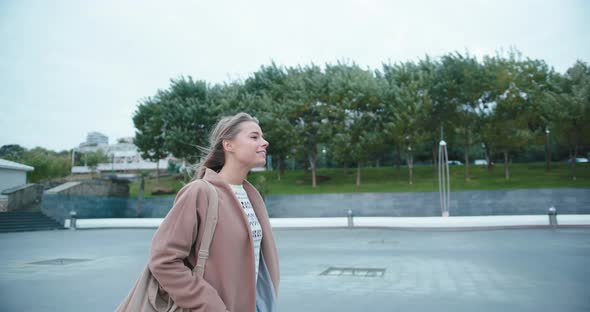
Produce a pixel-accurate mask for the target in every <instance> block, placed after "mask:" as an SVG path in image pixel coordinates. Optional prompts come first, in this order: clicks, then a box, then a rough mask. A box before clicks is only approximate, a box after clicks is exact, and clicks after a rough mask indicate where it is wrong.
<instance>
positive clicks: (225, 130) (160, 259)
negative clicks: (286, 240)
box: [149, 113, 279, 312]
mask: <svg viewBox="0 0 590 312" xmlns="http://www.w3.org/2000/svg"><path fill="white" fill-rule="evenodd" d="M267 147H268V142H267V141H265V140H264V138H263V136H262V130H261V129H260V127H259V126H258V122H257V120H256V119H254V118H252V117H251V116H250V115H248V114H246V113H239V114H237V115H235V116H232V117H226V118H223V119H221V120H220V121H219V122H218V123H217V125H216V126H215V128H214V130H213V132H212V134H211V138H210V147H209V150H208V154H207V156H206V157H205V159H204V160H203V161H202V162H201V163H200V164H199V169H198V171H197V178H201V179H204V180H206V181H208V182H209V183H210V184H212V185H213V186H214V187H215V189H216V191H217V194H218V196H219V200H218V202H219V212H218V213H219V218H218V221H217V227H216V228H215V234H214V236H213V241H212V242H211V247H210V249H209V259H208V260H207V263H206V266H205V274H204V276H203V278H199V277H198V276H193V275H192V274H191V271H190V269H189V268H188V267H187V266H185V264H184V263H183V262H184V261H185V259H187V260H188V262H190V264H191V265H192V266H194V265H195V263H196V259H197V252H198V250H199V246H200V238H201V237H202V235H203V226H202V224H203V223H204V220H205V218H204V217H205V216H206V210H207V205H208V202H207V191H208V190H207V188H206V186H203V184H202V183H195V181H193V182H191V183H189V184H188V185H186V186H185V187H183V188H182V189H181V190H180V191H179V192H178V194H177V196H176V200H175V202H174V205H173V207H172V209H171V210H170V212H169V213H168V215H167V216H166V218H165V219H164V221H163V222H162V224H161V225H160V227H159V229H158V231H157V232H156V234H155V235H154V238H153V240H152V246H151V255H150V261H149V268H150V270H151V272H152V274H153V275H154V277H155V278H156V279H157V280H158V282H159V283H160V285H161V288H162V289H163V290H164V291H165V292H167V293H168V295H169V296H170V297H171V298H172V299H173V300H174V302H175V303H176V304H178V306H179V307H182V308H188V309H190V310H191V311H232V312H233V311H236V312H240V311H244V312H255V311H256V312H257V311H276V307H275V301H276V295H277V292H278V287H279V263H278V254H277V250H276V246H275V242H274V239H273V235H272V230H271V226H270V222H269V219H268V214H267V212H266V207H265V205H264V202H263V200H262V197H261V196H260V194H259V193H258V191H257V190H256V189H255V188H254V187H253V186H252V185H251V184H250V183H249V182H248V181H246V180H245V178H246V175H247V174H248V172H249V171H250V169H252V168H254V167H260V166H264V165H265V163H266V148H267ZM195 211H196V214H195ZM195 222H196V223H197V228H198V234H197V243H196V244H195V245H196V246H192V244H193V241H192V240H193V236H194V235H193V230H194V228H195ZM196 251H197V252H196Z"/></svg>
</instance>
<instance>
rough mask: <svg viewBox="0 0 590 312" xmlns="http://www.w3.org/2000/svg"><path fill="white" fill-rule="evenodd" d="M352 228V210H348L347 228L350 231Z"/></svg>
mask: <svg viewBox="0 0 590 312" xmlns="http://www.w3.org/2000/svg"><path fill="white" fill-rule="evenodd" d="M353 227H354V223H353V221H352V210H350V209H348V228H349V229H352V228H353Z"/></svg>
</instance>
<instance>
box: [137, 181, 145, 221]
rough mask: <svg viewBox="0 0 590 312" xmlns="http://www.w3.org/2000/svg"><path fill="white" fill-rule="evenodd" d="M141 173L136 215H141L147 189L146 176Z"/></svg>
mask: <svg viewBox="0 0 590 312" xmlns="http://www.w3.org/2000/svg"><path fill="white" fill-rule="evenodd" d="M140 175H141V182H140V183H139V194H138V196H137V208H136V209H135V217H139V215H140V214H141V204H142V202H143V192H144V190H145V177H144V176H143V174H140Z"/></svg>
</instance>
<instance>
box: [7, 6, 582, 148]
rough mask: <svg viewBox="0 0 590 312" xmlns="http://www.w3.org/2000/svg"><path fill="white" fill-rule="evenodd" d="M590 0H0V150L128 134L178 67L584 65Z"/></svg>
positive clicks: (208, 75) (198, 73) (201, 71)
mask: <svg viewBox="0 0 590 312" xmlns="http://www.w3.org/2000/svg"><path fill="white" fill-rule="evenodd" d="M589 38H590V1H585V0H579V1H573V0H570V1H568V0H544V1H541V0H536V1H519V0H494V1H475V0H464V1H435V0H433V1H417V0H413V1H385V0H383V1H361V0H337V1H336V0H335V1H321V0H298V1H277V0H268V1H253V0H251V1H228V0H216V1H197V0H194V1H188V0H187V1H145V0H144V1H139V0H138V1H122V0H101V1H85V0H79V1H74V0H53V1H43V0H39V1H29V0H0V146H1V145H5V144H19V145H21V146H23V147H25V148H33V147H35V146H42V147H45V148H48V149H52V150H56V151H59V150H63V149H71V148H73V147H75V146H77V145H78V144H79V143H80V142H83V141H84V140H85V139H86V135H87V133H88V132H90V131H98V132H101V133H104V134H105V135H107V136H108V137H109V141H110V142H111V143H112V142H115V141H116V140H117V139H118V138H121V137H130V136H133V135H134V127H133V122H132V121H131V116H132V114H133V111H134V110H135V109H136V107H137V104H138V101H139V100H141V99H142V98H144V97H147V96H151V95H154V94H155V92H156V90H157V89H165V88H167V87H168V85H169V80H170V78H176V77H179V76H180V75H191V76H192V77H193V78H195V79H202V80H206V81H208V82H211V83H219V82H224V81H225V82H227V81H233V80H237V79H245V78H247V77H248V76H249V75H250V74H251V73H252V72H254V71H255V70H256V69H258V68H259V67H260V66H261V65H265V64H269V63H270V62H271V61H272V60H274V61H275V62H277V63H278V64H280V65H286V66H293V65H297V64H301V65H305V64H310V63H312V62H313V63H316V64H322V65H323V64H325V63H326V62H336V61H337V60H348V61H354V62H356V63H357V64H359V65H361V66H364V67H370V68H372V69H377V68H380V66H381V64H382V63H383V62H398V61H409V60H414V61H415V60H418V59H420V58H423V57H424V55H426V54H428V55H430V56H433V57H438V56H440V55H442V54H445V53H448V52H452V51H459V52H463V51H465V50H469V51H470V52H471V53H472V54H474V55H476V56H482V55H485V54H489V55H491V54H494V53H495V52H496V51H498V50H500V49H504V50H506V49H508V48H510V47H516V48H517V49H518V50H520V51H521V52H522V53H523V55H524V56H526V57H530V58H537V59H543V60H545V61H546V62H547V63H548V64H549V65H550V66H553V67H554V68H555V70H557V71H559V72H564V71H565V70H566V69H567V68H568V67H570V66H571V65H573V64H574V62H575V61H576V60H577V59H580V60H583V61H585V62H589V61H590V40H589Z"/></svg>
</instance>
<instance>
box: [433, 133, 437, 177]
mask: <svg viewBox="0 0 590 312" xmlns="http://www.w3.org/2000/svg"><path fill="white" fill-rule="evenodd" d="M432 168H434V177H435V178H436V176H437V173H438V169H437V168H438V145H437V144H436V142H435V143H434V146H433V147H432Z"/></svg>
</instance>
